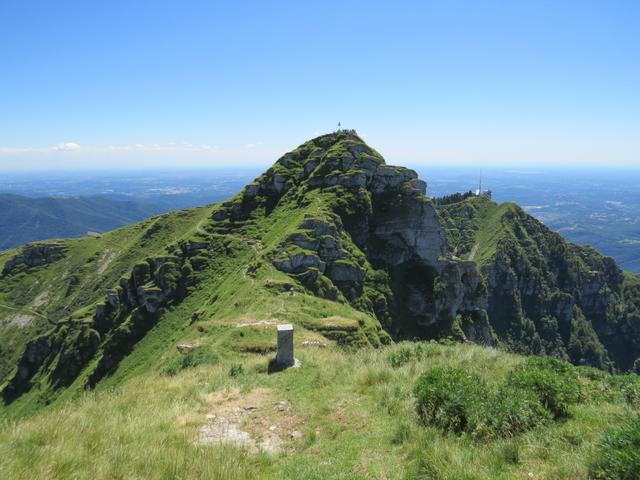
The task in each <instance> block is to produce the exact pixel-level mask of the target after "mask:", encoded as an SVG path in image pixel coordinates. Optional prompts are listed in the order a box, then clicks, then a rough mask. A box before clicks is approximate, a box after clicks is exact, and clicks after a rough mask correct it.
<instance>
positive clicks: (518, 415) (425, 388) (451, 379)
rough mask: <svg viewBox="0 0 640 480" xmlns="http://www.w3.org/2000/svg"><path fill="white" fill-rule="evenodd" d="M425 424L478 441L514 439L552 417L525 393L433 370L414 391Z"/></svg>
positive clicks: (453, 372)
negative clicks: (496, 387) (494, 388)
mask: <svg viewBox="0 0 640 480" xmlns="http://www.w3.org/2000/svg"><path fill="white" fill-rule="evenodd" d="M415 395H416V399H417V403H418V412H419V414H420V416H421V418H422V420H423V422H424V423H426V424H429V425H434V426H436V427H439V428H441V429H443V430H445V431H450V432H454V433H466V434H469V435H471V436H473V437H475V438H478V439H490V438H504V437H513V436H515V435H517V434H519V433H521V432H525V431H527V430H531V429H532V428H534V427H536V426H537V425H539V424H541V423H544V422H546V421H547V420H549V419H550V417H551V415H550V414H549V413H548V412H547V411H546V410H545V409H544V408H543V407H542V406H541V405H540V403H539V402H538V399H537V397H536V396H535V395H532V394H531V392H530V391H528V390H522V389H516V388H512V387H509V386H502V387H500V388H498V389H496V390H492V389H491V388H489V386H488V385H487V384H486V383H485V382H484V380H482V379H481V378H480V377H479V376H477V375H475V374H469V373H466V372H464V371H463V370H459V369H446V368H434V369H433V370H430V371H429V372H427V373H425V374H424V375H422V376H421V377H420V379H419V380H418V384H417V386H416V388H415Z"/></svg>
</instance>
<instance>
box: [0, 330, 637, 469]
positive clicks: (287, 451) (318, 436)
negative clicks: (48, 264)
mask: <svg viewBox="0 0 640 480" xmlns="http://www.w3.org/2000/svg"><path fill="white" fill-rule="evenodd" d="M418 345H419V346H420V353H419V354H418V355H415V356H412V358H411V359H410V360H408V361H406V362H403V363H402V365H400V366H398V365H396V366H395V367H394V366H392V365H391V364H390V362H389V358H391V357H394V356H396V355H398V352H400V351H403V350H406V349H407V348H409V349H414V348H417V347H416V345H414V344H400V345H395V346H392V347H386V348H383V349H378V350H363V351H358V352H351V353H350V352H347V351H344V350H340V349H335V348H326V349H318V348H313V347H306V348H305V347H303V346H302V345H301V339H297V341H296V356H297V357H298V358H300V359H301V360H302V362H303V366H302V368H299V369H290V370H286V371H283V372H279V373H275V374H268V373H267V371H266V369H267V363H268V361H269V358H270V356H269V355H259V354H251V353H245V354H236V355H229V354H228V353H229V352H228V350H227V351H226V352H225V349H224V346H223V345H220V346H219V347H218V348H213V347H212V350H211V351H212V352H213V353H215V354H216V356H217V357H218V359H219V361H218V362H216V363H215V364H214V365H200V366H194V367H191V368H186V369H183V370H180V371H178V372H176V374H175V375H174V376H167V375H165V374H163V372H160V371H158V372H153V371H148V372H147V373H145V374H143V375H136V376H132V377H131V378H130V379H128V380H127V381H126V382H123V383H122V384H121V386H120V387H119V388H115V389H114V388H110V387H108V386H107V385H105V386H104V387H103V388H99V389H98V390H97V391H95V392H88V393H83V394H82V395H81V396H80V397H79V398H78V399H76V400H75V401H74V402H67V403H64V402H63V403H61V404H59V405H54V406H52V407H50V408H49V409H46V410H44V411H41V412H40V413H37V414H35V415H34V416H32V417H30V418H28V419H23V420H20V421H15V420H5V421H3V423H2V424H1V426H0V455H1V456H2V458H3V462H2V463H1V464H0V477H2V478H12V479H21V478H34V477H49V478H95V479H107V478H132V479H135V478H140V479H142V478H176V477H178V478H282V477H284V478H292V479H294V478H318V479H321V478H345V479H346V478H348V479H356V478H391V479H403V478H443V479H459V478H471V479H490V478H491V479H493V478H503V479H508V478H529V477H528V475H529V472H531V473H533V474H534V477H533V478H536V479H563V478H566V479H587V478H588V472H589V468H590V465H591V464H592V462H593V461H595V460H594V458H595V456H594V455H595V454H596V453H597V450H596V448H597V446H598V445H599V444H600V443H599V442H601V436H602V432H604V431H605V430H607V429H609V428H616V426H617V428H623V426H624V424H625V422H626V420H625V417H626V416H627V415H630V412H631V410H630V408H631V407H630V406H629V405H628V404H627V403H626V402H624V401H622V400H616V401H611V402H598V401H596V398H593V399H591V398H586V399H585V400H584V401H583V402H582V403H579V404H575V405H573V406H571V408H570V415H569V416H568V417H567V418H566V419H565V420H563V421H562V422H551V423H548V422H547V423H541V424H540V426H539V427H538V428H535V429H533V430H531V431H529V432H526V433H524V434H521V435H516V436H514V437H512V438H508V439H502V440H501V439H498V440H492V441H491V440H486V441H479V440H474V439H472V438H468V437H464V436H463V437H460V436H457V435H454V434H447V433H443V432H441V431H440V430H439V429H437V428H433V427H429V426H423V425H422V424H421V422H420V421H419V418H418V415H417V413H416V408H415V400H414V397H413V391H412V390H413V385H415V383H416V382H417V381H418V379H419V377H420V376H421V375H422V374H423V373H424V372H426V371H429V370H431V369H434V368H458V369H462V370H464V371H466V372H469V374H472V375H478V376H479V377H480V378H482V379H483V381H484V382H486V383H487V385H498V384H500V383H501V382H504V381H505V380H506V379H507V378H508V376H509V372H511V371H512V370H513V369H514V367H516V366H517V365H519V364H520V363H521V362H522V358H521V357H518V356H515V355H511V354H506V353H502V352H498V351H495V350H492V349H488V348H483V347H479V346H472V345H439V344H436V343H426V344H418ZM169 360H170V359H169V358H167V361H169ZM238 365H240V366H241V367H242V369H241V372H240V373H238V374H235V375H230V373H229V372H230V370H231V369H232V368H235V369H236V370H238ZM584 381H588V380H584ZM258 389H261V390H260V391H265V392H268V397H267V398H266V400H265V404H266V406H267V408H265V409H264V412H266V413H265V415H267V416H268V415H269V413H268V412H271V411H272V408H273V407H272V405H277V404H278V402H280V401H282V400H287V401H289V402H290V404H291V410H290V411H289V412H288V414H287V415H290V416H292V417H295V418H297V419H298V423H297V424H296V425H295V426H294V427H291V428H296V429H298V430H299V431H300V432H301V433H302V435H303V436H302V438H300V439H295V440H289V438H288V436H286V435H283V436H284V437H285V438H286V442H285V448H284V450H283V452H281V453H279V454H276V455H267V454H264V453H262V454H260V453H250V452H248V451H244V450H242V449H238V448H236V447H231V446H228V445H217V446H206V447H202V446H197V445H196V444H195V443H194V442H195V441H196V439H197V437H198V429H199V428H200V427H201V426H202V425H204V424H206V423H207V417H206V415H207V414H209V413H215V412H216V407H215V404H214V403H212V400H211V399H212V398H213V397H215V396H216V395H225V394H230V392H234V391H237V392H239V394H238V398H240V399H241V398H243V397H249V396H250V395H251V392H255V391H257V390H258ZM257 405H258V406H259V407H260V404H257ZM269 422H274V423H276V424H277V420H273V419H270V420H268V422H267V424H265V425H268V424H269ZM277 425H278V427H280V425H279V424H277ZM284 433H285V434H286V433H288V432H287V431H285V432H284Z"/></svg>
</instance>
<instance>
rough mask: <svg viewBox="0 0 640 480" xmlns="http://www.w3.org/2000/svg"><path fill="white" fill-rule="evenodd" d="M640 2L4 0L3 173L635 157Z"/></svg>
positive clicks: (638, 145) (638, 153) (639, 146)
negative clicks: (376, 154) (323, 139)
mask: <svg viewBox="0 0 640 480" xmlns="http://www.w3.org/2000/svg"><path fill="white" fill-rule="evenodd" d="M639 24H640V2H637V1H616V0H607V1H605V0H603V1H589V0H583V1H570V0H566V1H557V0H556V1H549V2H547V1H536V2H526V1H480V0H478V1H453V0H450V1H442V0H440V1H422V2H401V1H394V2H384V3H383V2H372V1H368V2H347V1H343V2H333V1H323V2H313V3H311V2H300V1H296V2H288V1H287V2H285V1H273V2H228V1H227V2H214V1H208V2H204V1H203V2H200V1H181V2H178V1H175V2H168V1H159V0H155V1H148V2H147V1H135V0H129V1H126V2H120V1H114V0H110V1H108V2H86V1H77V2H73V1H65V0H58V1H55V2H51V1H39V2H36V1H30V0H21V1H17V0H16V1H9V0H8V1H3V2H1V3H0V66H1V68H0V169H16V168H17V169H21V168H69V167H83V168H111V167H123V166H135V167H157V166H162V167H167V166H177V167H186V166H218V165H229V164H231V165H240V164H243V165H245V164H246V165H249V164H252V165H253V164H265V165H267V164H270V163H272V162H273V161H274V160H275V159H276V158H277V157H279V156H280V155H281V154H282V153H284V152H285V151H287V150H290V149H291V148H294V147H295V146H297V145H298V144H299V143H301V142H303V141H305V140H307V139H308V138H311V137H313V136H315V135H317V134H319V133H324V132H327V131H330V130H332V129H333V128H335V126H336V124H337V122H338V121H341V122H342V124H343V125H344V126H345V127H349V128H356V129H357V130H358V132H359V133H360V134H361V135H362V136H363V137H364V139H365V140H366V141H367V142H368V143H370V144H371V145H372V146H374V147H375V148H377V149H378V150H379V151H380V152H381V153H382V154H383V155H385V157H386V158H387V160H388V161H390V162H393V163H400V164H402V163H410V164H416V163H424V164H433V165H436V164H437V165H443V164H444V165H449V164H473V165H510V166H519V165H600V166H607V165H611V166H614V165H636V164H640V28H638V25H639Z"/></svg>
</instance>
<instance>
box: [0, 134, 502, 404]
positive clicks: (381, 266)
mask: <svg viewBox="0 0 640 480" xmlns="http://www.w3.org/2000/svg"><path fill="white" fill-rule="evenodd" d="M425 188H426V185H425V184H424V182H422V181H420V180H418V179H417V175H416V174H415V172H413V171H411V170H408V169H405V168H400V167H391V166H387V165H385V163H384V160H383V159H382V157H381V156H380V155H379V154H378V153H377V152H375V151H374V150H372V149H371V148H369V147H368V146H367V145H366V144H364V142H363V141H362V140H361V139H360V138H359V137H358V136H357V135H356V134H355V133H353V132H337V133H334V134H330V135H325V136H322V137H318V138H316V139H314V140H312V141H309V142H307V143H305V144H303V145H302V146H300V147H299V148H297V149H296V150H294V151H293V152H291V153H288V154H286V155H285V156H284V157H282V158H281V159H280V160H278V161H277V162H276V164H275V165H274V166H273V167H272V168H271V169H269V170H268V171H267V172H266V173H265V174H263V175H262V176H260V177H259V178H257V179H256V180H255V181H254V182H253V183H251V184H250V185H248V186H247V187H246V188H245V189H244V190H243V191H242V192H241V193H240V194H238V195H237V196H236V197H235V198H233V199H232V200H230V201H228V202H225V203H223V204H221V205H217V206H214V207H207V208H204V209H200V210H196V211H186V212H178V213H174V214H171V215H166V216H164V217H160V219H156V220H155V223H154V224H153V225H152V226H151V227H150V228H149V229H147V230H146V231H145V232H144V233H143V235H142V237H143V238H144V239H148V240H149V241H153V242H155V243H154V244H155V245H158V247H159V248H157V249H155V250H154V249H147V248H144V242H142V241H141V244H137V243H136V242H135V241H134V242H133V243H132V244H131V247H132V248H134V249H135V251H138V252H140V253H142V252H144V255H145V257H144V259H141V258H140V255H133V254H130V252H129V250H128V249H126V248H125V249H124V250H123V253H126V258H127V260H128V261H127V267H128V269H127V270H125V271H123V270H118V271H117V273H118V274H119V275H121V276H122V277H121V278H120V279H119V281H117V282H116V281H115V278H114V277H115V275H114V276H112V277H110V279H111V282H112V283H111V284H110V285H109V287H110V288H109V289H108V288H107V284H106V282H104V283H102V282H100V283H99V284H98V285H96V284H95V282H96V280H95V279H93V280H88V278H87V277H86V276H85V275H84V272H83V271H82V270H80V269H79V268H80V267H79V265H82V264H84V263H85V262H86V261H87V257H88V256H89V255H88V254H87V255H86V256H82V255H78V254H77V253H76V250H83V251H84V250H85V249H87V251H88V250H89V247H87V245H89V244H91V242H94V241H96V240H93V239H84V240H76V241H65V242H59V243H56V244H49V246H48V247H47V248H48V250H49V251H54V250H55V252H56V253H55V254H44V255H42V254H41V253H40V250H41V247H40V246H38V245H32V246H28V247H25V248H24V249H22V250H21V251H19V252H17V253H15V252H14V253H12V254H5V255H3V257H2V258H3V261H4V267H3V270H2V277H1V278H0V284H1V285H2V288H3V291H6V292H8V297H9V298H8V302H9V303H8V304H7V306H8V307H12V308H23V309H24V308H27V306H28V305H29V304H30V302H31V303H32V304H33V302H34V299H33V298H31V297H29V298H21V299H12V298H10V293H9V292H10V291H11V292H28V291H30V290H29V286H30V285H32V284H33V283H34V281H36V279H38V278H40V277H43V278H45V277H46V278H50V279H52V278H59V279H61V280H64V279H65V278H66V277H65V276H64V273H65V272H73V274H74V275H76V277H77V279H78V280H77V281H78V282H86V284H87V286H89V285H91V287H90V288H92V291H91V293H90V294H88V295H83V296H82V297H81V298H79V297H77V296H76V297H74V296H69V295H67V294H66V293H64V291H63V289H60V288H55V291H56V297H57V296H59V297H60V300H59V302H58V303H56V304H55V305H54V304H52V305H51V306H50V307H49V308H50V311H51V312H54V311H55V314H52V315H51V316H50V318H49V319H48V320H49V322H51V323H53V326H52V328H51V329H49V330H47V331H45V332H43V333H42V334H41V335H40V336H38V337H37V338H34V339H33V340H30V341H29V342H28V343H27V344H26V346H25V347H24V352H23V353H22V355H21V357H20V358H19V359H18V361H17V367H16V369H15V370H14V371H13V373H11V374H10V375H9V376H8V377H6V378H7V382H6V385H5V387H4V389H3V392H2V395H3V398H4V401H5V403H7V404H14V403H16V405H17V406H16V405H12V408H14V409H16V410H21V409H26V410H28V409H30V408H35V406H37V405H38V404H40V403H48V402H51V401H52V400H54V399H55V398H57V397H58V396H59V394H60V393H61V392H63V391H65V389H68V391H69V392H73V391H81V390H82V389H84V388H92V387H95V386H96V385H98V384H99V383H100V382H102V381H103V380H105V381H106V379H107V378H109V381H110V382H118V381H120V380H121V379H123V378H125V377H127V376H130V375H132V374H133V373H132V372H136V371H138V372H139V371H144V369H145V368H150V367H151V365H153V364H154V362H157V357H158V356H162V355H166V354H167V352H172V350H173V348H172V347H173V346H174V344H173V342H172V340H171V339H179V338H180V337H181V336H182V337H184V339H185V341H190V342H192V343H195V344H198V345H207V346H209V347H211V349H212V350H214V351H215V350H219V349H220V348H222V347H223V346H225V345H226V346H228V345H229V344H233V345H236V347H237V349H239V350H243V349H248V350H251V351H256V352H264V351H269V350H271V349H273V348H274V347H273V335H272V333H270V331H268V330H265V329H263V328H260V325H261V324H262V325H264V324H273V323H274V322H280V321H287V322H292V323H295V324H297V325H299V326H300V327H301V328H302V329H303V331H306V332H308V335H309V338H315V337H314V335H317V334H314V333H313V332H318V333H321V334H323V335H324V336H325V337H326V338H328V339H330V340H332V341H335V342H337V343H339V344H343V345H345V346H359V345H374V346H377V345H380V344H383V343H388V342H389V335H390V334H391V335H393V336H395V337H398V338H401V337H403V336H411V337H414V336H421V337H425V338H434V337H438V336H443V335H453V334H454V333H455V332H458V334H459V335H465V333H464V332H466V334H467V335H468V336H469V337H470V338H472V339H474V340H476V341H481V342H485V343H492V342H493V337H492V333H491V331H490V329H489V328H488V323H487V319H486V313H485V311H484V307H485V306H486V293H485V292H486V290H485V288H484V284H483V282H482V279H481V277H480V275H479V274H478V272H477V271H476V268H475V265H474V263H473V262H464V261H459V260H455V259H453V258H449V257H447V254H446V252H447V250H448V247H447V244H446V239H445V235H444V232H443V230H442V228H441V226H440V223H439V220H438V217H437V214H436V211H435V209H434V207H433V205H432V204H431V202H430V201H429V199H428V198H427V197H426V196H425V195H424V192H425ZM202 212H207V215H208V218H207V219H206V220H205V219H204V217H203V213H202ZM178 218H179V219H184V221H183V222H182V224H181V226H180V229H181V231H184V233H183V234H182V235H179V236H176V235H175V234H174V233H172V232H174V230H170V232H165V230H164V229H163V225H164V224H165V223H169V224H173V223H174V222H176V221H177V220H176V219H178ZM136 229H141V227H140V226H135V227H131V231H135V230H136ZM125 230H126V231H129V230H127V229H125ZM107 238H110V237H108V236H105V237H104V238H103V239H100V240H98V242H102V243H99V244H93V246H95V248H94V249H92V250H91V252H92V255H93V257H92V258H95V257H96V256H100V255H107V253H105V252H106V250H105V247H106V244H105V243H104V242H105V241H107ZM74 245H75V250H74V248H72V247H73V246H74ZM161 245H162V247H160V246H161ZM52 249H53V250H52ZM41 258H43V259H41ZM122 265H123V266H124V265H125V264H124V263H122ZM85 268H86V267H85ZM114 273H115V272H114ZM68 274H70V273H68ZM90 278H91V277H89V279H90ZM91 282H93V283H91ZM9 286H10V287H9ZM83 291H84V289H83ZM35 295H36V293H35V291H34V297H35ZM105 296H106V299H105V300H101V297H102V298H104V297H105ZM239 324H250V325H255V328H252V330H251V331H252V332H253V333H252V335H250V336H244V334H243V336H242V337H239V338H238V337H237V335H238V331H237V327H236V325H239ZM40 330H41V331H42V330H43V328H41V327H40ZM387 332H388V333H387ZM18 350H19V349H18V345H16V347H15V348H14V349H13V351H12V352H11V354H12V356H13V355H14V354H15V352H17V351H18ZM121 364H122V365H124V366H122V365H121ZM119 379H120V380H119ZM17 400H20V401H19V402H16V401H17Z"/></svg>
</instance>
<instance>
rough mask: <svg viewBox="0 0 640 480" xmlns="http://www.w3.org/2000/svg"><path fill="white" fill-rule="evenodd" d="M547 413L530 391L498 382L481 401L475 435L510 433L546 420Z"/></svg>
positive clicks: (509, 435) (484, 436)
mask: <svg viewBox="0 0 640 480" xmlns="http://www.w3.org/2000/svg"><path fill="white" fill-rule="evenodd" d="M550 419H551V414H550V413H549V412H548V411H547V410H545V409H544V408H543V407H542V405H540V402H538V399H537V398H535V397H532V395H531V392H529V391H526V390H521V389H516V388H513V387H509V386H502V387H500V388H499V389H498V390H497V391H495V392H494V393H493V394H492V395H489V396H488V397H487V398H486V399H485V401H484V402H483V409H482V417H481V418H479V419H478V420H477V422H478V425H477V426H476V427H475V436H476V437H479V438H506V437H514V436H516V435H518V434H520V433H522V432H526V431H529V430H532V429H533V428H535V427H537V426H538V425H541V424H543V423H546V422H547V421H549V420H550Z"/></svg>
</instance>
